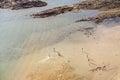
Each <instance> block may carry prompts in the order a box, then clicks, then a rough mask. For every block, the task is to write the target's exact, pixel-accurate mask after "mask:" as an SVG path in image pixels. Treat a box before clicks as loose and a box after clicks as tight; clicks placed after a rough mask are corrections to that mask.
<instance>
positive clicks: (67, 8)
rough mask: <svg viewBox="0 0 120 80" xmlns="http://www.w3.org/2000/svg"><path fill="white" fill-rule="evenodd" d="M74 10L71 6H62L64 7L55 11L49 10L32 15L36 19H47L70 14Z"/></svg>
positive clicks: (54, 9)
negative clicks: (66, 13)
mask: <svg viewBox="0 0 120 80" xmlns="http://www.w3.org/2000/svg"><path fill="white" fill-rule="evenodd" d="M72 10H73V7H71V6H62V7H56V8H53V9H48V10H45V11H42V12H40V13H36V14H32V16H33V17H34V18H38V17H40V18H45V17H49V16H56V15H58V14H61V13H65V12H69V11H72Z"/></svg>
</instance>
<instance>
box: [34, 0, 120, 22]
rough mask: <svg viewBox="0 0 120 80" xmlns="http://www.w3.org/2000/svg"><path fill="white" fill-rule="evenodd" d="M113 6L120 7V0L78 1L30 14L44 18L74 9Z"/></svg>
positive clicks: (103, 8)
mask: <svg viewBox="0 0 120 80" xmlns="http://www.w3.org/2000/svg"><path fill="white" fill-rule="evenodd" d="M115 8H118V9H120V0H85V1H83V2H79V3H76V4H73V5H66V6H61V7H55V8H53V9H48V10H45V11H41V12H39V13H35V14H32V16H33V17H34V18H45V17H49V16H56V15H58V14H62V13H66V12H70V11H74V10H78V11H79V10H81V9H99V10H101V11H105V10H110V9H115ZM116 12H117V11H116ZM117 14H118V15H119V14H120V13H117ZM110 15H111V14H110ZM106 16H107V15H106ZM112 16H113V15H112ZM112 16H111V17H112ZM113 17H114V16H113ZM81 21H84V19H82V20H81Z"/></svg>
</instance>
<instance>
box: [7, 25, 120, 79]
mask: <svg viewBox="0 0 120 80" xmlns="http://www.w3.org/2000/svg"><path fill="white" fill-rule="evenodd" d="M119 35H120V26H114V27H100V26H99V28H96V29H95V31H94V32H93V34H92V35H90V36H89V37H88V35H85V33H84V32H80V31H77V32H75V33H73V34H70V35H69V36H68V37H67V38H65V39H64V40H63V41H62V42H60V43H58V44H55V45H52V46H49V47H46V48H44V49H42V50H40V51H36V52H35V53H34V54H30V55H28V56H25V57H22V58H21V59H20V60H19V61H18V63H17V65H16V68H14V70H12V72H11V73H8V74H9V77H7V78H8V79H6V80H120V70H119V68H120V67H119V65H120V62H119V61H120V47H119V46H120V36H119ZM59 54H61V55H59Z"/></svg>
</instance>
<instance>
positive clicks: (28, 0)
mask: <svg viewBox="0 0 120 80" xmlns="http://www.w3.org/2000/svg"><path fill="white" fill-rule="evenodd" d="M46 5H47V3H46V2H43V1H39V0H14V1H10V0H6V1H2V0H1V1H0V8H4V9H8V8H9V9H12V10H18V9H25V8H32V7H42V6H46Z"/></svg>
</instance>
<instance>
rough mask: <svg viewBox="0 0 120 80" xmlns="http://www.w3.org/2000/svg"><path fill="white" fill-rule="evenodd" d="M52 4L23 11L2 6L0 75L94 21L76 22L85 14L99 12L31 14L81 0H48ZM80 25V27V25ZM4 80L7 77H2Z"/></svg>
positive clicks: (90, 14)
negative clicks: (27, 57)
mask: <svg viewBox="0 0 120 80" xmlns="http://www.w3.org/2000/svg"><path fill="white" fill-rule="evenodd" d="M45 1H47V2H48V6H46V7H42V8H31V9H22V10H13V11H12V10H3V9H0V77H2V75H3V73H5V72H6V71H8V70H9V69H11V68H12V67H13V65H14V64H15V63H16V59H18V58H19V57H21V56H24V55H26V54H30V53H33V52H34V51H37V50H40V49H42V48H45V47H47V46H50V45H53V44H56V43H58V42H60V41H62V40H63V39H64V38H65V37H66V36H68V35H69V32H74V31H76V29H78V28H80V27H86V26H95V24H94V23H89V24H88V23H87V24H86V22H81V23H75V21H76V20H78V19H81V18H83V17H88V16H95V15H96V14H98V12H99V11H97V10H88V11H84V10H82V11H80V12H71V13H66V14H61V15H59V16H56V17H49V18H44V19H43V18H36V19H33V18H32V17H30V16H29V15H31V14H32V13H35V12H39V11H41V10H44V9H48V8H52V7H55V6H61V5H66V4H72V3H75V2H78V0H74V1H73V0H62V1H61V0H60V1H54V2H52V0H45ZM79 25H80V27H77V26H79ZM2 80H4V79H2Z"/></svg>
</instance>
